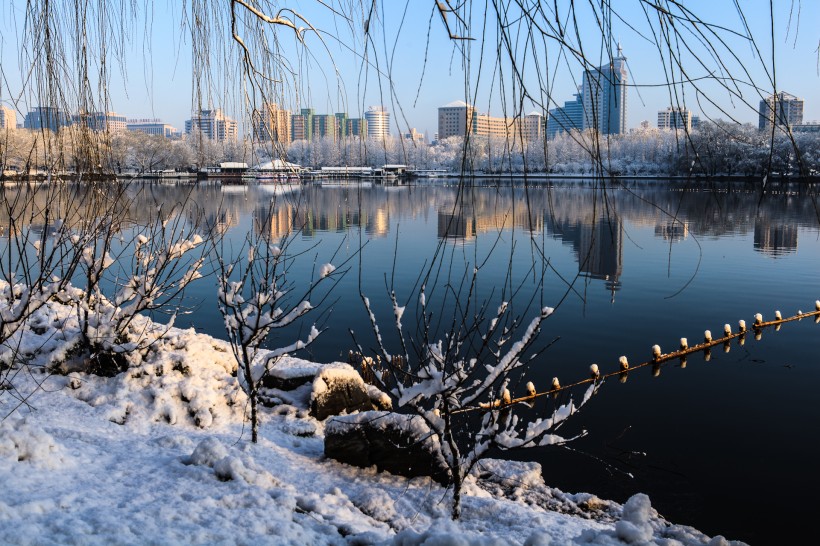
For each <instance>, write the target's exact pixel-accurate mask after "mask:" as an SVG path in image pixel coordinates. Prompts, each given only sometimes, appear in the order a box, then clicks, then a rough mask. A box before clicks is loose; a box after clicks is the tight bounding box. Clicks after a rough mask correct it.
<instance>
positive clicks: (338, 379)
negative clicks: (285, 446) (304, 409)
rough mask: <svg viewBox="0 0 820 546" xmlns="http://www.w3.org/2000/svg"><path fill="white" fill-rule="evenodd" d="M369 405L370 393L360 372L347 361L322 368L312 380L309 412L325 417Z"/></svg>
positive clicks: (368, 407) (351, 411) (363, 408)
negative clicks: (339, 364) (335, 365)
mask: <svg viewBox="0 0 820 546" xmlns="http://www.w3.org/2000/svg"><path fill="white" fill-rule="evenodd" d="M370 409H372V405H371V402H370V395H369V394H368V391H367V387H366V386H365V384H364V381H363V380H362V376H361V375H359V372H357V371H356V370H354V369H353V367H352V366H350V365H348V364H343V365H341V366H338V367H332V368H324V369H322V370H321V371H320V372H319V373H318V374H317V375H316V378H315V379H314V380H313V392H312V393H311V396H310V414H311V415H313V416H314V417H315V418H316V419H319V420H324V419H327V418H328V417H330V416H331V415H341V414H342V413H353V412H356V411H368V410H370Z"/></svg>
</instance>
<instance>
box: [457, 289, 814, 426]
mask: <svg viewBox="0 0 820 546" xmlns="http://www.w3.org/2000/svg"><path fill="white" fill-rule="evenodd" d="M815 307H816V310H815V311H812V312H809V313H803V312H800V311H798V313H797V314H796V315H794V316H791V317H787V318H781V319H775V320H770V321H766V322H764V321H762V320H761V321H760V322H756V323H755V324H753V325H752V327H751V330H752V331H754V332H755V333H758V332H761V331H762V330H763V329H764V328H769V327H771V326H780V325H781V324H784V323H786V322H792V321H795V320H802V319H804V318H808V317H817V320H818V321H820V301H818V302H816V303H815ZM748 332H749V329H748V328H744V329H743V330H742V331H739V332H736V333H733V334H728V335H724V336H723V337H721V338H718V339H713V340H711V341H704V342H703V343H699V344H697V345H693V346H691V347H686V348H681V349H679V350H677V351H673V352H671V353H666V354H659V355H657V356H655V357H654V358H653V359H652V360H647V361H646V362H641V363H640V364H638V365H637V366H631V367H629V366H628V365H627V367H626V368H622V369H620V370H618V371H614V372H610V373H606V374H603V375H593V376H591V377H588V378H586V379H582V380H580V381H576V382H575V383H570V384H569V385H562V386H558V387H555V388H552V389H550V390H548V391H544V392H537V393H534V394H529V395H527V396H522V397H520V398H513V399H511V400H509V401H508V402H503V401H502V400H500V399H499V400H496V401H495V402H494V403H493V404H492V405H487V407H484V406H467V407H464V408H459V409H457V410H455V411H453V413H465V412H469V411H487V410H490V409H492V410H500V409H504V408H507V407H509V406H512V405H513V404H520V403H522V402H530V401H532V400H535V399H536V398H539V397H541V396H546V395H548V394H557V393H560V392H562V391H565V390H569V389H573V388H575V387H579V386H581V385H588V384H590V383H594V382H601V383H602V382H603V381H604V380H605V379H609V378H610V377H614V376H616V375H618V376H623V374H626V373H629V372H630V371H632V370H639V369H641V368H645V367H646V366H654V365H660V364H663V363H664V362H668V361H670V360H675V359H678V358H683V357H686V356H688V355H690V354H693V353H699V352H701V351H706V350H708V349H711V348H712V347H715V346H717V345H721V344H728V343H730V342H731V341H732V340H733V339H737V338H742V337H744V336H745V335H746V334H747V333H748Z"/></svg>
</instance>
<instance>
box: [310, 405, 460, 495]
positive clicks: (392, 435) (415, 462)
mask: <svg viewBox="0 0 820 546" xmlns="http://www.w3.org/2000/svg"><path fill="white" fill-rule="evenodd" d="M325 455H326V456H327V457H330V458H332V459H336V460H337V461H341V462H343V463H347V464H351V465H354V466H361V467H368V466H375V467H376V468H377V469H378V470H379V471H386V472H390V473H392V474H399V475H401V476H407V477H415V476H430V477H432V478H433V479H434V480H436V481H438V482H440V483H443V484H446V483H448V482H449V480H450V473H449V470H448V469H447V465H446V463H445V461H444V458H443V457H442V455H441V451H440V448H439V446H438V444H437V442H435V441H434V439H433V438H432V437H431V435H430V429H429V427H428V426H427V425H426V424H425V423H424V420H423V419H422V418H421V417H419V416H417V415H401V414H398V413H390V412H384V411H366V412H362V413H359V414H357V415H345V416H340V417H334V418H332V419H329V420H328V421H327V423H326V424H325Z"/></svg>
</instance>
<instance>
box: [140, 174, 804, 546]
mask: <svg viewBox="0 0 820 546" xmlns="http://www.w3.org/2000/svg"><path fill="white" fill-rule="evenodd" d="M816 190H817V188H816V187H813V186H801V185H797V184H785V183H782V184H774V185H772V184H770V185H769V186H768V187H766V188H765V191H764V188H762V187H760V186H759V185H754V184H745V183H738V182H733V183H714V184H698V185H692V184H686V183H683V182H679V181H674V182H673V181H623V182H620V183H618V184H617V185H613V184H606V185H603V184H601V183H593V182H584V181H561V182H554V183H541V184H538V185H535V186H529V187H526V186H524V185H520V184H509V183H508V182H504V183H502V182H498V183H494V182H492V181H482V183H481V186H475V187H468V188H459V187H458V186H457V185H455V182H453V185H447V183H446V182H441V181H438V182H436V183H434V184H433V183H431V184H422V185H415V186H400V187H382V186H372V187H356V186H337V187H320V186H302V187H295V188H289V189H288V190H287V191H274V190H273V189H272V188H271V187H265V186H242V185H238V186H227V185H226V186H222V185H219V184H213V183H211V184H207V185H202V186H197V187H195V188H194V189H191V188H190V187H188V186H174V185H147V186H145V187H143V188H141V189H140V190H139V191H140V192H141V193H139V195H137V196H136V197H135V201H134V203H136V204H135V205H134V210H140V208H144V203H151V202H176V201H179V200H181V199H183V198H184V196H185V195H187V192H191V194H190V199H191V201H192V202H194V203H197V204H198V205H199V206H200V207H201V209H202V213H203V214H204V216H205V218H206V219H207V221H208V223H209V224H210V225H212V226H216V227H217V228H218V230H219V232H220V233H221V234H222V235H223V236H224V238H225V239H224V242H225V245H226V248H234V249H237V248H239V247H240V246H241V244H242V241H243V239H244V237H245V235H246V234H247V233H248V232H249V230H264V231H265V232H267V233H269V234H271V235H272V236H273V237H280V236H287V235H288V234H290V236H292V237H293V240H292V243H291V244H292V247H291V249H292V250H293V251H299V252H301V253H302V255H301V256H300V257H299V259H297V260H295V262H294V264H293V266H292V268H291V270H290V271H289V273H288V274H289V279H290V281H291V282H292V283H293V286H294V288H298V287H300V286H304V285H305V283H306V282H307V281H308V280H309V279H310V278H311V276H314V277H315V276H316V275H317V274H318V270H319V268H320V267H321V265H322V264H324V263H325V262H328V261H331V262H332V263H334V265H337V266H338V267H339V268H340V271H341V270H346V274H345V275H344V276H343V277H341V278H340V280H339V281H338V283H337V284H336V286H335V287H334V289H333V290H332V291H331V292H330V294H329V297H328V299H327V300H326V301H325V305H326V309H323V310H321V311H322V312H321V313H316V314H314V315H312V316H313V317H314V318H315V319H318V320H319V321H320V325H321V326H322V327H324V328H325V330H324V332H323V333H322V335H321V336H320V337H319V338H318V339H317V340H316V341H315V342H314V344H313V345H312V346H311V347H310V348H309V350H308V351H306V352H305V353H304V354H302V355H301V356H303V357H306V358H312V359H316V360H319V361H331V360H340V359H341V360H346V358H347V353H348V351H349V350H350V349H353V348H355V343H358V344H359V345H360V346H361V347H363V348H364V349H365V350H366V351H367V350H370V349H372V348H373V347H375V345H376V342H375V336H374V335H373V333H372V331H371V329H370V326H369V321H368V316H367V313H366V311H365V307H364V305H363V303H362V299H361V294H364V295H365V296H367V297H368V298H369V299H370V300H371V301H372V305H373V310H374V312H375V314H376V316H377V317H378V319H379V320H380V323H381V330H382V331H383V333H384V336H385V340H386V342H387V343H388V344H395V342H396V339H397V338H396V336H395V334H394V333H393V332H392V330H391V328H390V325H391V324H392V323H393V319H392V314H391V305H390V302H389V298H388V297H387V294H388V289H387V287H388V286H391V287H393V289H394V290H395V291H396V295H397V298H398V299H399V301H400V302H401V303H402V305H404V304H408V313H410V315H405V319H404V322H405V324H408V325H409V324H414V321H413V320H411V319H410V318H408V316H409V317H412V316H413V315H412V313H413V312H414V311H413V309H415V303H416V302H417V300H418V287H419V285H420V275H421V274H422V272H424V271H427V270H430V266H431V265H434V267H433V268H432V272H431V276H429V277H428V279H427V281H426V282H427V283H428V288H429V287H433V286H435V287H436V290H438V291H439V292H438V294H444V292H445V291H446V290H451V291H455V290H457V289H458V287H459V286H462V287H463V286H464V285H463V282H464V279H465V278H467V279H468V280H469V278H470V277H471V275H472V272H473V271H475V272H476V273H475V275H476V284H475V293H476V294H477V296H478V300H479V301H487V302H489V303H490V304H491V305H492V306H496V305H498V303H499V302H500V301H501V300H502V299H505V300H506V299H513V300H514V302H516V310H517V312H518V313H519V314H520V316H521V318H522V320H523V321H525V322H528V321H529V320H530V318H531V317H532V316H534V313H535V310H536V309H537V308H539V307H540V306H541V305H550V306H554V307H556V312H555V314H554V315H553V316H551V317H550V318H549V319H548V320H547V321H546V323H545V326H544V327H543V329H542V333H541V341H543V345H546V344H548V343H550V342H553V341H554V343H551V344H550V346H549V348H548V349H546V350H545V351H544V352H543V353H542V354H541V355H540V356H539V357H538V358H537V359H536V360H534V361H533V363H532V365H531V366H530V368H529V369H528V371H527V374H526V377H527V378H528V380H532V381H533V382H534V383H535V384H536V386H538V387H541V388H545V387H547V386H548V385H549V384H550V381H551V380H552V377H553V376H557V377H559V378H560V380H561V382H562V383H563V384H568V383H571V382H573V381H576V380H580V379H583V378H585V377H587V376H588V373H589V372H588V369H589V366H590V364H592V363H597V364H598V365H599V366H600V368H601V370H602V371H603V372H610V371H614V370H616V369H617V366H618V358H619V357H620V356H621V355H625V356H627V357H628V358H629V361H630V362H632V363H639V362H643V361H645V360H648V359H649V358H650V356H651V350H650V348H651V347H652V345H654V344H659V345H660V346H661V347H662V348H663V349H664V352H669V351H671V350H674V349H676V348H677V346H678V344H679V342H680V338H681V337H686V338H688V340H689V343H690V344H695V343H697V342H700V341H701V340H702V338H703V332H704V330H706V329H709V330H711V331H712V332H713V334H714V335H715V337H718V336H719V335H720V332H722V331H723V325H724V324H725V323H729V324H731V325H732V327H733V329H736V328H737V321H738V319H745V320H746V322H747V323H748V324H750V325H751V324H752V322H753V316H754V314H755V313H758V312H759V313H762V314H763V316H764V319H772V318H773V317H774V312H775V310H780V311H781V312H782V313H783V315H784V316H790V315H793V314H795V313H796V312H797V311H798V309H801V310H804V311H812V310H814V302H815V300H817V299H818V298H820V282H818V280H820V279H819V277H820V212H819V211H820V209H819V208H818V200H817V195H816ZM134 191H135V192H136V191H138V190H136V189H135V190H134ZM273 200H275V202H274V205H273V207H271V203H272V201H273ZM139 203H143V204H139ZM136 216H139V215H138V214H137V215H136ZM334 253H335V257H333V258H332V260H331V259H330V256H331V255H333V254H334ZM465 273H466V277H465ZM436 279H437V280H436ZM215 284H216V283H215V280H214V278H212V277H210V278H207V277H206V278H205V279H202V280H200V281H198V282H196V283H193V284H192V285H190V287H189V290H188V293H187V295H186V300H185V303H186V305H188V306H190V309H191V311H192V313H191V314H188V315H185V316H182V317H180V318H179V319H178V320H177V325H178V326H182V327H189V326H192V327H195V328H197V329H198V330H200V331H203V332H206V333H208V334H211V335H214V336H216V337H221V338H224V337H225V334H224V330H223V327H222V319H221V317H220V315H219V313H218V311H217V309H216V303H215V293H216V288H215ZM513 293H514V294H515V296H514V297H513V296H512V294H513ZM431 297H433V298H434V297H435V294H432V295H431ZM493 308H494V307H493ZM441 311H442V312H444V311H445V310H444V309H442V310H441ZM308 318H309V317H308ZM310 324H311V323H310V322H303V323H302V324H300V325H298V326H297V327H295V328H292V329H289V330H287V331H284V332H277V336H278V337H276V338H275V339H274V340H273V341H272V346H273V345H286V344H289V343H290V342H292V341H294V340H295V338H296V337H298V336H301V337H304V336H305V335H306V332H307V329H308V328H309V326H310ZM351 331H352V334H351ZM354 340H355V341H354ZM397 352H398V351H397ZM818 355H820V325H817V324H815V322H814V320H810V319H806V320H802V321H799V322H792V323H788V324H784V325H783V326H782V328H780V329H779V331H774V329H773V328H770V329H766V330H765V331H764V332H763V335H762V338H761V339H760V340H759V341H758V340H755V338H754V335H752V334H750V335H748V336H746V338H745V343H743V344H742V345H741V344H740V343H738V342H737V341H735V342H733V343H732V344H731V346H730V350H729V351H728V352H724V349H723V347H716V348H715V349H713V350H712V351H711V354H710V358H709V359H708V360H706V359H705V358H704V355H703V354H700V353H699V354H695V355H692V356H690V357H689V358H688V359H687V361H686V362H685V363H682V362H680V361H675V362H669V363H666V364H664V365H663V366H661V367H660V368H658V369H655V370H653V369H652V368H651V367H648V368H644V369H640V370H634V371H633V372H631V373H630V374H629V375H628V376H626V377H625V378H623V379H625V381H623V382H622V381H618V380H617V379H610V380H608V381H607V382H605V383H604V384H603V385H602V387H601V389H600V391H599V392H598V394H597V395H596V396H595V397H594V398H593V399H592V400H591V401H590V402H589V403H588V404H587V405H586V406H584V407H583V409H582V411H581V412H580V413H579V414H578V415H577V416H575V417H573V418H572V420H571V421H570V422H569V423H568V424H567V427H566V429H565V430H564V431H563V432H564V433H565V434H566V435H573V434H576V433H578V432H580V431H582V430H586V431H587V435H586V436H584V437H582V438H580V439H578V440H576V441H574V442H572V443H571V444H569V445H568V446H566V447H553V448H537V449H529V450H524V451H519V452H514V453H504V454H503V456H504V457H509V458H517V459H522V460H535V461H538V462H540V463H541V464H542V465H543V473H544V477H545V479H546V481H547V483H548V484H550V485H553V486H556V487H559V488H561V489H564V490H566V491H570V492H580V491H588V492H592V493H595V494H597V495H599V496H601V497H604V498H612V499H615V500H618V501H621V502H623V501H625V500H626V499H627V498H628V497H629V496H630V495H631V494H633V493H635V492H639V491H640V492H646V493H648V494H649V495H650V497H651V498H652V502H653V506H654V507H655V508H656V509H657V510H658V511H659V512H660V513H661V514H662V515H663V516H665V517H667V518H668V519H670V520H672V521H674V522H676V523H682V524H689V525H693V526H695V527H697V528H699V529H701V530H703V531H704V532H706V533H707V534H710V535H713V534H718V533H720V534H723V535H725V536H726V537H727V538H732V539H742V540H745V541H748V542H750V543H752V544H766V543H789V542H795V541H798V539H799V538H800V537H801V536H802V535H803V534H804V533H806V532H808V527H809V525H810V523H809V522H810V521H811V520H810V518H811V517H813V516H814V509H815V507H816V504H815V503H816V500H815V493H816V491H818V490H820V472H818V471H817V469H816V467H815V460H814V455H815V453H816V452H817V448H818V441H817V439H816V431H817V430H818V429H820V406H818V404H817V403H816V396H815V394H814V393H815V389H816V385H817V384H818V380H820V358H818ZM513 394H519V393H515V392H514V393H513ZM573 394H575V395H576V396H579V395H580V394H581V393H580V391H579V392H577V393H573ZM567 396H569V394H567Z"/></svg>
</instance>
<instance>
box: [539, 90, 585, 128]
mask: <svg viewBox="0 0 820 546" xmlns="http://www.w3.org/2000/svg"><path fill="white" fill-rule="evenodd" d="M583 128H584V99H583V98H581V93H575V99H574V100H571V101H570V100H568V101H566V102H564V106H558V107H556V108H553V109H552V110H550V111H549V118H548V119H547V138H549V139H552V138H555V137H556V135H558V133H569V132H570V131H571V130H573V129H577V130H578V131H581V130H583Z"/></svg>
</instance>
